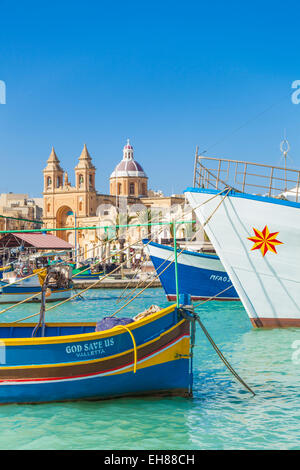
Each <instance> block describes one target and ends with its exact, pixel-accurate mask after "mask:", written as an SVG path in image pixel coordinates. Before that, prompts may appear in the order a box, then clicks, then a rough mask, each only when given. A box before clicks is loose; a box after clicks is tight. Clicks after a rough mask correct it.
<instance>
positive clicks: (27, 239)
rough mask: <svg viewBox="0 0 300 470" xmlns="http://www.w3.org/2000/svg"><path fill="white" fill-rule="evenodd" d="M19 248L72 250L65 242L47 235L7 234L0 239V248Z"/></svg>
mask: <svg viewBox="0 0 300 470" xmlns="http://www.w3.org/2000/svg"><path fill="white" fill-rule="evenodd" d="M19 246H23V247H24V248H36V249H38V250H71V249H72V248H73V246H72V245H71V244H70V243H68V242H66V241H65V240H62V239H61V238H59V237H56V236H54V235H51V234H48V233H47V234H46V233H27V232H25V233H8V234H7V235H5V236H4V237H2V238H1V239H0V248H16V247H19Z"/></svg>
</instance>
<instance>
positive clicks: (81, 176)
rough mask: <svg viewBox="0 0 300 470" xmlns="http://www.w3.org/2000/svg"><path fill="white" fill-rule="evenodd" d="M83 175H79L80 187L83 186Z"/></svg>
mask: <svg viewBox="0 0 300 470" xmlns="http://www.w3.org/2000/svg"><path fill="white" fill-rule="evenodd" d="M83 181H84V180H83V175H79V176H78V183H79V187H81V186H83Z"/></svg>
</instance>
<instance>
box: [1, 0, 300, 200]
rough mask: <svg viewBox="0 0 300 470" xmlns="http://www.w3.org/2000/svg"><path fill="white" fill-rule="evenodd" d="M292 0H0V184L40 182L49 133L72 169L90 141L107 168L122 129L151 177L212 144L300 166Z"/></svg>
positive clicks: (117, 151) (161, 183) (181, 174)
mask: <svg viewBox="0 0 300 470" xmlns="http://www.w3.org/2000/svg"><path fill="white" fill-rule="evenodd" d="M299 13H300V6H299V4H298V2H296V1H285V2H284V3H282V2H274V1H273V2H258V1H256V0H254V1H251V2H250V1H249V2H236V1H233V2H225V1H218V0H217V1H214V2H207V1H205V2H203V1H201V0H198V1H189V0H186V1H184V2H182V1H175V0H173V1H169V0H160V1H157V0H152V1H151V2H150V1H143V2H141V1H130V0H128V1H126V2H124V1H119V0H116V1H114V2H104V1H102V0H98V1H91V0H86V1H85V2H82V1H81V2H78V1H76V0H75V1H72V2H71V1H64V0H62V1H56V0H54V1H51V2H40V1H32V0H28V1H26V2H24V1H14V2H11V1H9V0H4V1H3V0H2V1H1V0H0V80H3V81H5V83H6V87H7V100H6V104H5V105H0V161H1V167H0V175H1V177H0V192H8V191H13V192H27V193H29V194H30V195H31V196H40V195H41V193H42V170H43V168H44V167H45V164H46V160H47V158H48V156H49V154H50V151H51V146H52V145H54V147H55V150H56V153H57V155H58V157H59V159H60V160H61V164H62V166H63V168H64V169H65V170H67V171H68V173H69V178H70V179H71V181H73V168H74V166H75V164H76V162H77V158H78V156H79V155H80V153H81V150H82V147H83V144H84V143H86V144H87V146H88V149H89V151H90V154H91V156H92V157H93V159H94V163H95V165H96V167H97V179H96V186H97V189H98V191H99V192H108V188H109V186H108V178H109V175H110V173H111V172H112V170H113V168H114V166H115V165H116V164H117V163H118V162H119V160H120V159H121V157H122V147H123V145H124V144H125V142H126V139H127V138H128V137H129V138H130V140H131V143H132V144H133V146H134V149H135V158H136V160H137V161H139V163H141V164H142V166H143V167H144V169H145V171H146V172H147V174H148V176H149V186H150V187H151V188H153V189H162V190H163V191H164V192H165V193H166V194H171V193H179V192H182V191H183V190H184V189H185V188H186V187H187V186H189V185H191V183H192V176H193V159H194V153H195V148H196V145H199V148H200V150H204V149H208V154H209V155H213V156H220V157H228V158H233V159H242V160H243V159H245V160H250V161H254V162H255V161H257V162H262V163H263V162H265V163H270V164H275V165H276V164H280V161H281V153H280V149H279V144H280V141H281V140H282V138H283V134H284V129H286V134H287V137H288V139H289V141H290V145H291V151H290V156H291V160H290V161H289V166H291V167H293V168H294V167H300V133H299V128H300V104H299V105H295V104H293V103H292V101H291V98H290V94H291V93H292V89H291V84H292V82H293V81H294V80H297V79H300V70H299V64H300V60H299V51H300V47H299V46H300V35H299V26H300V15H299Z"/></svg>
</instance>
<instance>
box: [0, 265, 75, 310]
mask: <svg viewBox="0 0 300 470" xmlns="http://www.w3.org/2000/svg"><path fill="white" fill-rule="evenodd" d="M64 270H66V273H64V274H63V275H61V273H62V271H64ZM36 271H37V272H36V274H35V275H34V276H32V277H29V278H27V279H26V277H27V276H24V278H22V277H20V276H19V273H17V272H15V271H12V272H9V273H7V275H5V274H4V276H3V278H2V280H1V281H0V304H8V303H17V302H20V301H22V300H25V299H27V298H29V297H31V298H30V299H29V300H28V302H40V300H41V280H40V278H39V272H41V271H43V270H36ZM57 271H60V276H59V280H58V281H57V280H56V279H54V280H53V283H52V285H51V287H50V290H49V296H48V297H47V301H48V302H54V301H57V300H64V299H68V298H69V297H70V296H71V292H72V282H71V279H70V278H69V273H68V271H69V268H67V267H65V268H63V269H61V268H57Z"/></svg>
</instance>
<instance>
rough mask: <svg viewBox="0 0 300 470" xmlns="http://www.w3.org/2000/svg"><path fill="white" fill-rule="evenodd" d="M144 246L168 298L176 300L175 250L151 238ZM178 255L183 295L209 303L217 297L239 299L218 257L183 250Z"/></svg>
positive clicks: (180, 290)
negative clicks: (151, 240)
mask: <svg viewBox="0 0 300 470" xmlns="http://www.w3.org/2000/svg"><path fill="white" fill-rule="evenodd" d="M143 243H144V245H145V250H146V251H147V253H148V254H149V256H150V258H151V261H152V263H153V265H154V268H155V270H156V273H157V274H158V275H159V279H160V282H161V284H162V286H163V288H164V291H165V293H166V296H167V299H168V300H170V301H173V300H175V299H176V278H175V263H174V248H173V247H170V246H166V245H161V244H159V243H155V242H149V240H148V239H144V240H143ZM177 253H178V289H179V294H189V295H190V296H191V299H192V300H202V299H203V300H205V299H209V298H210V297H215V296H217V297H216V298H215V300H239V296H238V294H237V292H236V290H235V289H234V287H230V285H231V280H230V278H229V276H228V274H227V273H226V271H225V269H224V267H223V265H222V263H221V261H220V258H219V257H218V256H216V255H214V254H209V253H196V252H193V251H187V250H184V251H182V250H179V249H177ZM221 292H223V293H221ZM220 293H221V294H220ZM218 294H220V295H218Z"/></svg>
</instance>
